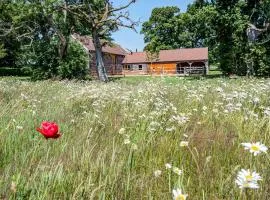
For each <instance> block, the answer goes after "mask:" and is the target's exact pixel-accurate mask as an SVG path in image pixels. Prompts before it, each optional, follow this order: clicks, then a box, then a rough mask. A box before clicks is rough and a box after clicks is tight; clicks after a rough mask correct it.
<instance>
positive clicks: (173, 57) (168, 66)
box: [123, 48, 209, 75]
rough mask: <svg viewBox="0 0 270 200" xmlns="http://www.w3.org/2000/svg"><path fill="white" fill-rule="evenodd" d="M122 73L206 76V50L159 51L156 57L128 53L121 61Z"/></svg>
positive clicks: (143, 53) (144, 53) (140, 53)
mask: <svg viewBox="0 0 270 200" xmlns="http://www.w3.org/2000/svg"><path fill="white" fill-rule="evenodd" d="M123 65H124V69H123V73H124V74H126V75H138V74H168V75H169V74H174V75H189V74H207V73H208V70H209V65H208V48H190V49H184V48H183V49H174V50H161V51H160V52H159V54H158V55H156V56H149V55H148V54H147V53H146V52H134V53H129V54H127V55H126V56H125V59H124V60H123Z"/></svg>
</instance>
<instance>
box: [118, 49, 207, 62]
mask: <svg viewBox="0 0 270 200" xmlns="http://www.w3.org/2000/svg"><path fill="white" fill-rule="evenodd" d="M205 60H208V48H190V49H174V50H161V51H160V52H159V58H158V60H157V61H154V62H181V61H205ZM149 62H150V61H148V60H147V55H146V52H133V53H131V54H128V55H126V57H125V59H124V61H123V63H124V64H136V63H149Z"/></svg>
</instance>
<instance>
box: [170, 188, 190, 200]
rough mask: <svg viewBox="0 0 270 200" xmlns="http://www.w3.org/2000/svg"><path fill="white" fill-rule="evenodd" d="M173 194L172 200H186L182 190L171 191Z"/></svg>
mask: <svg viewBox="0 0 270 200" xmlns="http://www.w3.org/2000/svg"><path fill="white" fill-rule="evenodd" d="M172 192H173V200H186V199H187V196H188V195H187V194H183V193H182V190H181V189H179V188H177V189H175V190H173V191H172Z"/></svg>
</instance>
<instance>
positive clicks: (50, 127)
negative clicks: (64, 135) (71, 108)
mask: <svg viewBox="0 0 270 200" xmlns="http://www.w3.org/2000/svg"><path fill="white" fill-rule="evenodd" d="M58 129H59V128H58V125H57V124H56V123H54V122H47V121H44V122H42V123H41V128H37V131H38V132H40V133H41V134H42V135H43V136H44V137H45V138H46V139H48V138H53V139H56V138H59V137H60V136H61V135H60V134H59V133H58Z"/></svg>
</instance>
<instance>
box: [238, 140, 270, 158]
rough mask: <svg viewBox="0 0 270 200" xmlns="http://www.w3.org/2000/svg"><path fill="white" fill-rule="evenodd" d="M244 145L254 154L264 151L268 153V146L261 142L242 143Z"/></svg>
mask: <svg viewBox="0 0 270 200" xmlns="http://www.w3.org/2000/svg"><path fill="white" fill-rule="evenodd" d="M242 145H243V146H244V147H245V149H246V150H249V152H250V153H253V154H254V156H256V155H258V154H260V153H262V152H264V153H266V152H267V150H268V148H267V147H266V146H265V145H264V144H261V143H260V142H256V143H242Z"/></svg>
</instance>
